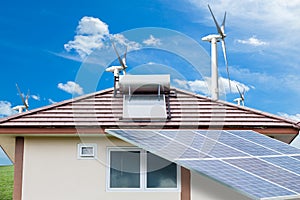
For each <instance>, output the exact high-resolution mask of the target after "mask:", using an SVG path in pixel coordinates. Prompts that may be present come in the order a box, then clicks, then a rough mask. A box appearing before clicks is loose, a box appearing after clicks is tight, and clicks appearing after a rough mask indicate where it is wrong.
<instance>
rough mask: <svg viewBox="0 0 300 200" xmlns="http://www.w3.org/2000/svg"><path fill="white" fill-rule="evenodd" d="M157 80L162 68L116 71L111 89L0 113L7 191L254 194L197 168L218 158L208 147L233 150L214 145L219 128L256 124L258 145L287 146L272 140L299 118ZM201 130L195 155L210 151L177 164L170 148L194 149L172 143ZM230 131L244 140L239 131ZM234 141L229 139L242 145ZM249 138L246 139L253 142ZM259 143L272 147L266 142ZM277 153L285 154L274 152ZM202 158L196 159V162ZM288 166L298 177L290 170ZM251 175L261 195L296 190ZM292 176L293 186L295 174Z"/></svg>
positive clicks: (63, 198)
mask: <svg viewBox="0 0 300 200" xmlns="http://www.w3.org/2000/svg"><path fill="white" fill-rule="evenodd" d="M134 80H136V79H134ZM142 80H144V79H142ZM153 80H158V79H153ZM164 80H166V79H165V78H164V77H162V79H161V81H159V83H155V84H152V85H151V84H144V85H139V84H138V83H136V82H134V81H130V80H129V81H125V80H124V81H123V82H120V90H121V92H120V94H119V95H117V96H114V90H113V89H106V90H102V91H97V92H95V93H93V94H88V95H85V96H81V97H77V98H74V99H71V100H67V101H63V102H60V103H56V104H52V105H50V106H46V107H42V108H38V109H35V110H31V111H28V112H24V113H21V114H17V115H14V116H11V117H8V118H5V119H2V120H1V121H0V145H1V147H2V148H3V149H4V150H5V152H6V153H7V155H8V156H9V157H10V159H11V160H12V161H13V163H14V166H15V175H14V195H13V196H14V197H13V198H14V200H40V199H43V200H48V199H49V200H50V199H51V200H52V199H57V200H67V199H72V200H82V199H89V200H96V199H105V200H112V199H124V200H127V199H128V200H129V199H130V200H140V199H166V200H168V199H170V200H171V199H172V200H175V199H178V200H191V199H192V200H195V199H205V200H207V199H225V200H232V199H239V200H247V199H252V198H254V197H255V196H251V195H249V194H253V191H250V192H249V191H245V190H244V189H245V188H239V185H235V182H227V181H226V180H224V181H223V180H220V179H219V177H218V173H216V171H208V172H206V171H205V170H207V169H209V168H210V166H209V165H207V166H206V165H205V164H207V163H216V162H222V158H223V157H224V156H223V157H221V158H220V159H217V160H215V159H212V157H209V154H210V153H211V152H215V153H218V154H222V155H223V154H226V152H228V151H227V150H229V153H232V152H236V151H232V152H231V151H230V149H231V150H232V149H233V147H231V146H230V145H229V144H222V145H221V144H219V143H218V142H217V141H218V140H221V139H222V137H223V136H225V135H224V134H225V133H226V134H227V133H229V134H230V135H231V136H232V137H235V134H239V133H240V132H242V133H243V134H244V135H251V136H252V135H253V134H256V133H254V132H257V133H261V134H259V136H258V134H256V135H254V136H255V137H263V141H265V140H266V141H267V142H266V144H267V143H268V141H269V140H270V141H273V142H274V141H276V142H277V143H276V142H275V143H276V144H275V146H276V145H279V147H280V148H278V149H277V152H279V151H281V150H282V149H288V150H290V149H289V147H287V146H288V145H286V146H283V147H282V145H283V143H281V142H278V141H277V140H280V141H283V142H285V143H290V142H291V141H292V140H293V138H295V136H296V135H297V134H298V132H299V129H300V125H299V124H297V123H296V122H294V121H290V120H287V119H284V118H281V117H278V116H275V115H272V114H268V113H265V112H261V111H258V110H254V109H250V108H246V107H242V106H237V105H235V104H231V103H228V102H225V101H221V100H219V101H212V100H211V99H209V98H207V97H204V96H201V95H198V94H194V93H190V92H187V91H184V90H180V89H177V88H172V87H170V86H169V83H168V81H167V82H164ZM121 83H122V84H121ZM153 85H154V86H153ZM133 90H134V91H136V92H132V91H133ZM197 131H198V132H197ZM201 131H202V132H201ZM253 131H254V132H253ZM141 133H143V135H141ZM144 133H145V134H144ZM210 133H211V137H210V136H209V135H208V134H210ZM215 133H217V134H215ZM130 134H131V135H130ZM201 134H202V135H201ZM222 134H223V135H222ZM262 134H263V135H267V136H270V138H275V139H277V140H273V139H269V138H268V137H265V136H262ZM170 135H173V136H170ZM190 136H192V137H190ZM200 137H201V138H206V140H205V143H204V144H202V146H201V148H202V151H201V154H202V153H203V155H200V154H199V155H198V156H200V157H201V158H208V159H207V160H208V162H206V163H203V165H202V164H201V165H200V164H199V165H196V166H193V159H177V161H178V162H177V164H176V163H174V161H176V158H175V157H176V156H181V155H183V154H186V155H191V154H193V152H195V148H196V147H195V148H194V147H191V148H189V147H187V146H185V147H184V149H181V146H180V145H181V144H185V142H186V141H187V142H189V143H190V144H192V143H193V142H194V141H196V140H197V139H199V138H200ZM226 137H227V136H226ZM174 138H175V139H174ZM235 138H239V139H241V140H242V139H243V138H242V136H237V137H235ZM194 139H195V140H194ZM241 140H237V141H234V140H231V139H230V140H228V141H229V142H234V143H232V144H241V145H240V146H243V142H240V141H241ZM250 140H251V138H250V139H247V142H248V143H249V144H250V143H251V144H254V142H251V141H250ZM245 141H246V140H245ZM245 141H244V142H245ZM249 141H250V142H249ZM211 142H213V144H212V143H211ZM175 143H176V144H175ZM217 143H218V144H217ZM225 143H226V142H225ZM271 143H272V142H271ZM272 145H273V143H272ZM246 146H247V145H246ZM215 147H216V148H215ZM249 147H251V145H249ZM256 147H257V149H255V148H252V150H254V151H258V149H259V148H260V147H262V148H264V147H263V144H256ZM277 147H278V146H277ZM281 147H282V148H281ZM235 148H238V147H235ZM241 148H242V147H241ZM291 148H292V147H291ZM266 149H268V150H271V147H266V148H265V151H267V150H266ZM189 151H190V152H189ZM239 152H240V151H239ZM262 152H264V150H262ZM291 152H292V153H293V154H291V155H293V156H294V157H293V159H294V158H295V159H294V160H295V162H296V159H297V158H298V157H297V156H298V154H299V155H300V153H299V152H297V150H296V149H292V150H291ZM198 153H199V152H198ZM240 153H241V152H240ZM222 155H221V156H222ZM226 155H227V154H226ZM276 155H277V154H276ZM172 156H173V157H172ZM174 156H175V157H174ZM273 157H276V156H273ZM251 158H252V157H251ZM256 158H257V157H255V158H253V159H256ZM276 158H277V157H276ZM278 158H285V159H287V158H286V157H284V156H283V155H281V154H280V156H278ZM202 161H203V160H201V159H199V160H197V162H199V163H200V162H202ZM204 161H205V159H204ZM245 161H246V160H245ZM298 161H299V162H300V160H298ZM228 162H232V163H231V165H239V163H233V162H234V159H231V160H230V161H228ZM205 166H206V167H205ZM216 166H217V165H216ZM247 166H250V165H247ZM295 166H299V163H296V164H295ZM201 167H202V168H203V167H204V168H203V169H198V168H201ZM220 167H221V168H216V169H214V170H218V171H221V172H222V173H223V170H224V175H226V172H227V174H228V173H229V174H230V173H233V176H237V177H236V178H238V176H239V174H238V173H237V172H240V171H239V170H233V171H229V169H228V171H226V170H227V168H226V167H224V166H223V165H220ZM299 167H300V166H299ZM239 168H241V167H239ZM274 168H275V167H274ZM198 170H200V172H201V173H198ZM201 170H202V171H201ZM291 170H292V169H291ZM211 173H213V174H211ZM253 174H254V175H253ZM270 174H271V173H270ZM291 174H292V175H294V176H296V173H291ZM215 175H216V176H215ZM220 175H222V174H220ZM243 175H244V174H242V175H241V176H243ZM252 175H253V176H252V178H253V180H252V179H251V180H252V181H253V182H252V183H251V184H252V185H250V186H249V187H255V188H258V189H261V191H264V192H265V193H266V194H268V191H269V185H270V187H271V189H272V188H273V190H275V191H278V194H277V193H276V195H275V196H277V197H278V199H280V198H281V199H285V198H287V199H288V198H295V197H296V198H299V193H300V191H296V192H294V193H293V192H292V189H286V188H283V187H281V186H278V184H272V183H270V182H267V183H266V182H262V180H261V179H259V178H258V175H255V172H253V173H252ZM279 176H281V175H279ZM297 176H298V175H297ZM231 177H232V176H231ZM298 177H299V176H298ZM247 179H248V178H247ZM258 179H259V180H261V181H259V180H258ZM240 181H244V182H247V181H248V180H240ZM249 181H250V179H249ZM295 181H296V182H293V185H294V186H299V183H300V182H297V181H298V178H297V177H296V178H295ZM247 183H248V182H247ZM239 184H243V183H239ZM268 184H269V185H268ZM228 186H229V187H228ZM260 186H262V187H266V188H260ZM267 186H268V187H267ZM247 187H248V186H247ZM276 187H278V188H279V189H277V188H276ZM274 188H275V189H274ZM298 188H300V187H298ZM258 196H259V195H258ZM271 196H272V195H271ZM255 198H256V197H255ZM258 199H259V198H258Z"/></svg>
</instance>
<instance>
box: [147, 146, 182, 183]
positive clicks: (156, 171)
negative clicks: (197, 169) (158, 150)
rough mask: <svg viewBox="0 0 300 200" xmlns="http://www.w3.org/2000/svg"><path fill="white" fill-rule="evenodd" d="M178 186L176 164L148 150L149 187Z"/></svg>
mask: <svg viewBox="0 0 300 200" xmlns="http://www.w3.org/2000/svg"><path fill="white" fill-rule="evenodd" d="M176 187H177V166H176V164H175V163H172V162H170V161H168V160H165V159H163V158H161V157H158V156H156V155H154V154H152V153H150V152H147V188H176Z"/></svg>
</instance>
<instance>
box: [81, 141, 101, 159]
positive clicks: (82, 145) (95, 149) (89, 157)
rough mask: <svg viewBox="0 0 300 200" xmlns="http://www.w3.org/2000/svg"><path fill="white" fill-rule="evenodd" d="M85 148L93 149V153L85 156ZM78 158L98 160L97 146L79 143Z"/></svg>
mask: <svg viewBox="0 0 300 200" xmlns="http://www.w3.org/2000/svg"><path fill="white" fill-rule="evenodd" d="M83 147H92V148H93V153H91V154H87V155H84V154H82V148H83ZM77 158H78V159H96V158H97V144H95V143H92V144H86V143H79V144H78V145H77Z"/></svg>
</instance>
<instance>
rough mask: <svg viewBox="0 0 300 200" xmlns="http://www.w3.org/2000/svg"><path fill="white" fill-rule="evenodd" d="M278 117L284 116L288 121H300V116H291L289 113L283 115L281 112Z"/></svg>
mask: <svg viewBox="0 0 300 200" xmlns="http://www.w3.org/2000/svg"><path fill="white" fill-rule="evenodd" d="M278 115H280V116H282V117H284V118H287V119H291V120H294V121H297V122H299V121H300V114H295V115H289V114H287V113H281V112H279V113H278Z"/></svg>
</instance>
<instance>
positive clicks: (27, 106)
mask: <svg viewBox="0 0 300 200" xmlns="http://www.w3.org/2000/svg"><path fill="white" fill-rule="evenodd" d="M29 96H30V92H29V89H28V91H27V95H26V98H25V104H26V105H25V107H26V109H27V110H28V108H29V105H28V99H29Z"/></svg>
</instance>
